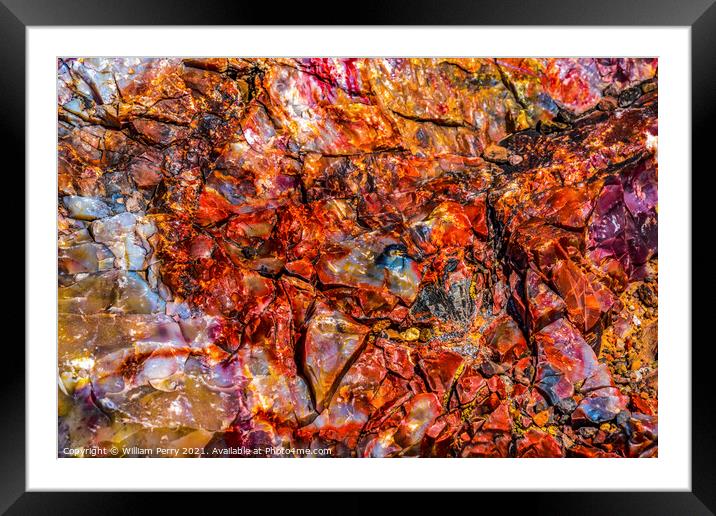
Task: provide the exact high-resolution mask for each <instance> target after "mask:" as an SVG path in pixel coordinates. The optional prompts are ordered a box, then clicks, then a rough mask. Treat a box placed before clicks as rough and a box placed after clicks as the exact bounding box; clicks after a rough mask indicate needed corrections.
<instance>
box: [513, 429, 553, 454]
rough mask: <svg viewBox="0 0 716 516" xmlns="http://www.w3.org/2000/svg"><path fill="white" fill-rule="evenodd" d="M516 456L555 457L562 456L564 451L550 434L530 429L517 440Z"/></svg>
mask: <svg viewBox="0 0 716 516" xmlns="http://www.w3.org/2000/svg"><path fill="white" fill-rule="evenodd" d="M517 456H518V457H522V458H528V457H542V458H555V457H564V451H563V450H562V446H561V445H560V444H559V441H557V439H555V438H554V437H553V436H551V435H550V434H548V433H545V432H541V431H539V430H534V429H530V430H528V431H527V432H526V433H525V435H524V436H523V437H522V438H521V439H518V440H517Z"/></svg>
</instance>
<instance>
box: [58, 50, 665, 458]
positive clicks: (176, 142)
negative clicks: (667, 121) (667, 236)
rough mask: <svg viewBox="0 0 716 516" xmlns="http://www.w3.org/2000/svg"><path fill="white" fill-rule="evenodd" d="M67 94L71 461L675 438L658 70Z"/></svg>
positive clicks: (653, 450) (583, 450) (423, 72)
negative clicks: (666, 382) (670, 433)
mask: <svg viewBox="0 0 716 516" xmlns="http://www.w3.org/2000/svg"><path fill="white" fill-rule="evenodd" d="M57 81H58V83H57V84H58V99H57V100H58V106H57V107H58V117H59V129H58V173H59V183H58V184H59V191H58V208H57V209H58V227H59V232H58V289H59V306H58V308H59V335H58V338H59V348H58V365H59V391H58V396H59V422H58V424H59V443H58V453H59V455H60V456H68V455H72V456H77V455H83V454H82V453H79V454H78V453H77V452H76V451H75V452H72V451H68V450H72V449H74V450H76V449H85V450H93V451H94V452H97V453H98V454H100V455H101V454H102V452H103V451H104V452H106V450H109V449H111V448H112V447H114V448H118V449H119V453H118V454H117V455H116V456H120V457H122V456H156V455H152V453H151V450H154V449H156V448H158V447H161V448H162V449H166V450H175V451H176V455H180V456H245V455H248V454H250V455H252V456H256V455H259V456H282V457H285V456H296V457H305V456H309V455H317V456H332V457H400V456H420V457H654V456H656V455H657V449H658V441H657V434H658V432H657V417H658V416H657V413H658V412H657V360H658V353H657V340H658V335H657V307H658V285H657V271H658V265H657V211H658V202H657V175H658V174H657V134H658V131H657V103H658V89H657V61H656V59H629V58H619V59H608V58H599V59H597V58H580V59H552V58H539V59H515V58H509V59H502V58H500V59H485V58H481V59H464V58H459V59H458V58H455V59H449V58H439V59H345V58H341V59H338V58H301V59H288V58H286V59H281V58H274V59H259V58H257V59H236V58H190V59H137V58H127V59H123V58H113V59H103V58H91V59H90V58H75V59H61V60H59V61H58V63H57ZM148 450H149V451H148ZM236 450H239V453H237V452H236ZM241 450H244V451H241ZM245 450H250V451H251V453H247V452H246V451H245ZM84 455H85V456H88V455H91V454H90V453H89V452H85V453H84ZM113 456H115V455H114V454H113Z"/></svg>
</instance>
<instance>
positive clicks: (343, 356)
mask: <svg viewBox="0 0 716 516" xmlns="http://www.w3.org/2000/svg"><path fill="white" fill-rule="evenodd" d="M367 333H368V328H366V327H365V326H362V325H360V324H357V323H356V322H354V321H352V320H351V319H350V318H349V317H347V316H345V315H343V314H341V313H340V312H337V311H335V310H331V309H330V308H329V307H328V306H326V305H325V304H322V303H320V304H318V306H316V308H315V309H314V313H313V316H312V317H311V319H310V321H309V322H308V328H307V332H306V343H305V347H304V352H303V363H304V368H305V370H306V373H307V375H308V378H309V380H310V381H311V386H312V388H313V393H314V396H315V401H316V409H317V410H318V411H319V412H320V411H322V410H323V408H324V407H325V406H326V405H327V403H328V402H329V401H330V399H331V396H332V395H333V391H334V390H335V388H336V387H337V384H338V382H339V381H340V379H341V377H342V376H343V374H344V373H345V371H346V369H347V368H348V367H349V366H350V364H351V362H352V361H353V360H354V359H355V357H356V356H357V355H358V353H360V351H361V349H362V346H363V342H364V339H365V335H366V334H367Z"/></svg>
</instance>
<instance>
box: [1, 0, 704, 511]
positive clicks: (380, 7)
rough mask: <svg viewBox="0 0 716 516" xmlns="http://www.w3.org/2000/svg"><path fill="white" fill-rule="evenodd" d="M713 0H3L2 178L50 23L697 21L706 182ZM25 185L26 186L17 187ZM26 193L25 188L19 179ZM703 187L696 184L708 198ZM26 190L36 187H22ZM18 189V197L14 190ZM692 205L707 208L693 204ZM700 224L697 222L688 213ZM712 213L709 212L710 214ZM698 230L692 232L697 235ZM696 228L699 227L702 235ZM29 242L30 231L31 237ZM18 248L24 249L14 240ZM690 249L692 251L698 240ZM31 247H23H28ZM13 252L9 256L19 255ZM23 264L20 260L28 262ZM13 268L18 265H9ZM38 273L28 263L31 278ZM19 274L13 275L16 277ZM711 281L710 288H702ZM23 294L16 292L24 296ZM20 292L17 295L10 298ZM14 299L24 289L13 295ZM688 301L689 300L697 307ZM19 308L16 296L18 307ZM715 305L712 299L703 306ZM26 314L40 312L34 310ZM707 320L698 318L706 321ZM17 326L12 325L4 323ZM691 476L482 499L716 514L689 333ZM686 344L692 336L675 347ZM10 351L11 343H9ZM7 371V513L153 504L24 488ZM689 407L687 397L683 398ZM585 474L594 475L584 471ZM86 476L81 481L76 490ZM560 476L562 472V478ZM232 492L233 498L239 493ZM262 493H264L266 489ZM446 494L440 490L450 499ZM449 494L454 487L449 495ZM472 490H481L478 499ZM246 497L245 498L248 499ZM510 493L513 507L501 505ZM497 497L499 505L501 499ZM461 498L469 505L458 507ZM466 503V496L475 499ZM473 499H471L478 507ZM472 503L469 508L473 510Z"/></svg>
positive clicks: (289, 498) (17, 405)
mask: <svg viewBox="0 0 716 516" xmlns="http://www.w3.org/2000/svg"><path fill="white" fill-rule="evenodd" d="M715 2H716V0H690V1H689V0H686V1H685V0H681V1H678V0H600V1H596V0H591V1H590V0H566V1H565V0H561V1H560V0H526V1H521V0H501V1H500V2H492V3H487V2H479V1H471V0H451V1H446V0H443V1H440V2H429V1H427V0H413V1H410V2H409V1H402V0H401V1H393V2H390V3H384V4H380V3H376V4H369V3H367V2H366V3H365V4H364V3H361V4H360V5H359V4H349V5H348V6H347V8H346V9H345V10H344V11H343V12H340V11H339V9H337V7H340V6H339V5H338V4H337V3H336V2H333V3H325V4H323V5H321V4H320V3H312V4H310V5H308V4H307V5H305V6H301V7H294V8H292V9H291V10H290V11H286V12H285V13H282V12H281V11H280V9H279V8H277V6H276V5H274V4H273V3H268V2H251V3H248V2H246V3H244V2H235V1H234V2H230V1H211V0H207V1H205V2H200V3H197V2H194V1H190V0H122V1H117V2H98V1H96V0H0V34H1V35H2V40H3V42H2V44H1V45H0V55H1V56H2V61H1V62H2V68H1V69H0V103H2V107H3V109H2V119H1V120H2V121H1V122H0V128H1V129H0V130H1V131H2V138H0V142H1V143H0V144H1V145H2V147H3V150H4V153H3V156H5V157H6V159H7V157H10V156H12V157H15V158H17V162H16V165H15V167H14V168H13V169H12V172H11V170H10V168H7V169H6V174H18V175H19V174H20V172H19V171H20V170H24V166H25V163H24V161H25V160H24V152H23V151H21V150H19V149H23V148H24V143H25V138H26V137H27V136H29V137H31V135H26V133H25V105H26V102H27V101H28V100H29V99H27V98H26V96H25V80H26V79H25V66H26V65H25V48H26V47H25V45H26V37H25V34H26V33H25V29H26V27H28V26H47V25H59V26H63V25H72V26H77V25H185V26H186V25H254V24H256V25H265V24H271V25H276V24H289V23H290V24H297V25H304V24H305V25H323V24H344V23H346V22H348V21H350V22H351V24H357V25H531V26H538V25H550V26H562V25H572V26H602V25H618V26H629V25H635V26H636V25H641V26H689V27H691V74H692V76H691V87H692V91H691V95H692V98H691V100H692V169H693V170H694V171H697V170H698V171H701V170H703V173H702V175H701V176H697V175H696V174H694V173H692V172H690V171H683V173H684V174H689V173H691V174H692V175H691V177H692V183H693V179H696V178H697V177H698V178H699V181H701V178H702V177H703V178H704V179H705V177H707V176H704V175H703V174H708V173H709V171H711V170H713V168H714V165H713V161H711V160H709V158H710V155H709V154H710V152H711V147H712V146H713V141H714V137H715V136H716V135H715V134H714V129H713V127H714V122H713V121H714V119H715V118H714V115H716V108H715V107H714V106H715V105H716V95H715V92H716V87H715V86H714V85H716V4H715ZM20 184H24V182H22V183H20ZM18 187H20V188H23V189H24V186H20V185H18ZM704 190H706V191H707V189H705V188H703V187H700V188H697V189H696V191H697V192H698V191H701V193H704ZM25 194H26V196H29V195H32V192H25ZM13 196H15V194H13ZM692 206H693V207H694V208H698V207H701V206H708V202H706V203H698V202H696V201H695V199H694V201H693V202H692ZM691 217H692V220H693V221H694V223H696V222H697V221H698V220H700V218H699V217H698V216H697V213H696V210H694V209H693V208H692V213H691ZM707 220H708V219H707ZM694 233H696V232H695V231H693V230H692V235H693V234H694ZM696 234H699V233H696ZM24 238H32V236H31V235H27V233H25V237H24ZM14 245H16V246H18V247H19V244H17V243H16V244H14ZM692 248H693V246H692ZM21 252H23V253H24V251H21ZM706 257H708V253H706V252H704V253H702V254H701V255H699V256H694V255H693V253H692V271H707V270H708V269H705V268H703V267H701V266H700V263H699V261H700V260H704V259H705V258H706ZM16 259H17V258H13V260H16ZM23 262H24V261H23ZM14 270H16V269H13V271H14ZM30 272H31V271H28V270H25V274H26V277H27V274H28V273H30ZM12 274H15V273H14V272H13V273H12ZM702 288H703V287H702ZM19 291H20V290H19V289H18V290H16V292H19ZM6 295H12V294H6ZM15 295H16V294H15ZM691 301H692V300H684V302H687V303H690V302H691ZM17 306H20V303H17ZM700 306H704V305H697V304H696V303H693V311H692V313H695V314H697V316H696V317H694V316H693V315H692V320H693V321H694V322H696V321H699V320H703V319H704V318H706V320H708V317H709V316H708V315H706V314H703V311H704V309H703V308H699V307H700ZM706 306H708V303H707V304H706ZM26 309H32V307H30V306H28V307H26ZM698 315H702V317H698ZM6 324H7V325H8V326H7V327H9V326H10V325H11V324H12V323H11V322H10V321H8V323H6ZM692 340H693V344H692V399H691V403H692V405H691V413H692V446H691V449H692V456H691V464H692V472H691V483H692V490H691V491H690V492H585V493H576V492H570V493H566V492H555V493H536V492H528V493H510V494H506V493H480V494H479V496H480V500H479V505H480V506H481V507H486V505H485V504H486V503H487V504H489V503H490V502H493V501H494V502H496V503H497V504H498V505H497V506H498V507H500V506H501V505H503V506H505V507H508V506H509V509H510V511H512V510H517V511H520V510H525V511H530V513H534V512H535V511H537V512H542V511H544V512H546V513H549V514H585V515H586V514H601V515H603V514H623V513H629V514H632V515H637V514H649V515H655V514H694V515H696V514H716V445H715V442H716V434H715V431H714V428H715V427H714V424H713V416H712V407H713V406H714V401H713V400H714V398H713V396H712V390H711V389H712V387H711V386H710V379H711V377H712V376H713V372H712V370H711V369H712V365H711V364H713V363H714V362H713V358H714V351H713V349H714V345H713V343H712V342H711V341H710V340H709V339H705V340H704V339H698V340H697V339H692ZM671 344H673V345H680V346H683V347H684V349H688V344H689V343H671ZM5 345H6V346H7V349H9V348H10V346H11V345H12V343H11V342H9V341H7V342H6V343H5ZM5 358H6V360H7V361H8V362H9V361H12V362H10V363H8V362H6V364H5V365H6V367H5V368H4V371H3V384H4V385H3V395H4V396H3V401H4V403H3V405H4V406H3V422H2V425H0V432H1V434H2V438H1V440H0V443H2V444H1V446H2V448H1V449H2V454H1V455H0V456H1V457H2V468H0V476H1V480H0V511H3V512H7V514H70V513H71V514H75V515H79V514H127V513H130V512H136V511H138V510H140V509H141V508H142V507H143V506H146V505H145V503H144V500H142V497H143V496H146V494H143V495H142V494H130V493H98V492H94V493H82V492H62V493H45V492H42V493H40V492H26V488H25V479H26V476H25V475H26V465H25V451H26V446H27V445H28V444H31V443H27V442H26V438H25V430H26V428H25V412H26V407H25V365H26V364H25V354H24V353H22V352H20V350H18V349H17V347H16V349H15V350H14V352H13V353H12V354H10V352H7V351H6V354H5ZM684 403H688V400H684ZM584 474H585V475H588V474H589V472H588V471H585V473H584ZM81 483H82V480H81V479H78V488H80V487H81ZM558 484H559V479H558V478H556V479H555V485H558ZM157 496H158V497H159V498H160V499H159V500H158V501H159V502H160V503H161V507H162V509H163V510H165V511H166V512H171V511H174V510H178V509H179V508H181V509H182V510H181V512H184V511H189V510H191V509H192V508H193V506H196V507H198V508H200V509H201V508H203V510H206V509H209V510H215V509H211V508H210V506H207V505H206V500H204V499H203V497H201V498H199V497H196V496H192V495H190V494H187V493H163V494H159V495H157ZM211 496H212V500H213V502H212V506H213V504H214V503H215V502H216V501H217V498H221V499H224V500H227V501H228V502H229V504H232V503H237V502H236V500H237V498H236V495H231V494H221V495H219V494H211ZM231 496H234V498H231ZM263 496H264V497H266V495H263ZM306 496H307V495H306V494H305V493H293V494H284V495H281V494H272V495H270V497H268V499H269V500H271V501H270V502H269V505H275V506H276V507H277V508H279V507H284V509H285V510H291V509H290V507H310V505H311V504H312V502H308V501H305V500H304V499H305V497H306ZM364 496H365V495H364V494H361V493H349V494H346V495H343V496H342V498H341V501H340V504H341V509H340V512H344V511H345V512H351V513H353V512H358V511H361V512H363V511H364V510H371V506H372V502H365V501H364V500H363V498H364ZM443 496H444V495H443ZM449 496H450V497H452V496H453V494H450V495H449ZM471 496H475V495H474V494H472V495H471ZM241 497H242V498H241V499H242V500H244V501H243V502H241V503H242V504H243V503H245V500H246V498H245V495H241ZM505 497H508V498H509V502H507V503H505ZM426 498H427V496H426V495H425V494H423V493H413V494H412V495H411V499H410V502H411V503H415V502H417V503H419V504H422V503H424V500H425V499H426ZM493 499H494V500H493ZM405 503H406V502H405V501H404V500H401V499H396V498H393V497H391V498H388V497H384V501H381V502H380V504H381V506H382V507H386V508H388V509H394V510H400V511H401V512H404V511H406V510H408V508H407V506H406V505H405ZM450 503H451V504H453V503H458V504H461V503H462V502H461V501H458V502H452V501H451V502H450ZM468 503H469V502H468ZM473 503H474V502H473ZM468 507H469V506H468Z"/></svg>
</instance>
